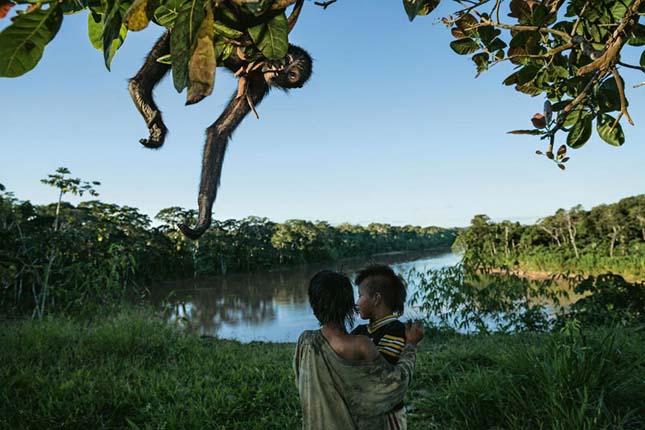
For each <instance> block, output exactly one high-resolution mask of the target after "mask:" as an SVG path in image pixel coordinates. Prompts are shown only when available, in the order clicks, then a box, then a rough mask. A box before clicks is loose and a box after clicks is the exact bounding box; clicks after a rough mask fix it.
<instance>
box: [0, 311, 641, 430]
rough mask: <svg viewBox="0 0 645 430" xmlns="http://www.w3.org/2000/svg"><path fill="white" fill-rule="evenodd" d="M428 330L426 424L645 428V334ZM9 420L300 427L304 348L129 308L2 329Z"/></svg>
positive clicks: (0, 380) (423, 393) (0, 397)
mask: <svg viewBox="0 0 645 430" xmlns="http://www.w3.org/2000/svg"><path fill="white" fill-rule="evenodd" d="M567 330H568V331H567V332H566V333H559V334H535V333H524V334H517V335H492V336H481V335H478V336H448V337H446V336H444V335H440V334H438V333H435V334H430V333H429V334H428V336H427V338H426V340H425V341H424V342H423V343H422V344H421V345H422V346H421V349H420V351H419V356H418V360H417V370H416V373H415V377H414V383H413V387H412V388H411V390H410V392H409V396H408V403H409V404H411V405H412V406H413V410H412V411H411V412H410V413H409V415H408V416H409V424H410V426H409V428H410V429H411V430H414V429H428V428H441V429H489V428H493V427H495V428H505V429H518V430H519V429H529V428H549V429H576V430H577V429H602V428H622V429H629V430H631V429H642V428H643V426H644V424H645V409H644V408H643V405H645V382H644V381H645V364H644V362H643V357H645V333H644V332H643V331H637V330H626V329H598V330H594V331H582V332H580V331H579V330H578V329H576V328H575V327H572V326H568V329H567ZM0 344H1V345H2V348H0V360H1V361H0V362H2V364H3V365H2V367H1V368H0V428H11V429H27V428H29V429H31V428H42V429H50V428H70V429H84V428H93V429H102V428H119V429H121V428H130V429H136V428H140V429H158V428H168V429H170V428H177V429H206V428H208V429H278V428H279V429H296V428H299V426H300V425H299V421H300V407H299V402H298V396H297V391H296V388H295V384H294V381H293V373H292V369H291V360H292V354H293V349H294V345H293V344H271V343H251V344H240V343H237V342H232V341H223V340H214V339H210V340H202V339H199V338H197V337H194V336H189V335H185V334H183V333H181V332H179V331H177V330H175V329H173V328H172V327H169V326H167V325H165V324H164V323H162V322H159V321H155V320H154V319H151V318H150V317H149V316H146V315H143V314H137V313H130V312H129V313H125V314H122V315H120V316H118V317H115V318H111V319H101V320H99V321H97V322H95V323H93V324H92V325H85V324H82V323H78V322H72V321H69V320H65V319H60V318H57V319H45V320H44V321H42V322H38V321H25V322H12V323H8V324H4V326H3V328H2V331H1V332H0Z"/></svg>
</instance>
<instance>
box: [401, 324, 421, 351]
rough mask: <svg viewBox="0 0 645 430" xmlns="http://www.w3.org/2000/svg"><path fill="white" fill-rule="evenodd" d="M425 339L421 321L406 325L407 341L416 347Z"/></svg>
mask: <svg viewBox="0 0 645 430" xmlns="http://www.w3.org/2000/svg"><path fill="white" fill-rule="evenodd" d="M421 339H423V324H422V323H421V321H415V322H414V323H413V322H412V321H408V323H407V324H406V325H405V341H406V342H407V343H411V344H413V345H416V344H417V343H419V342H421Z"/></svg>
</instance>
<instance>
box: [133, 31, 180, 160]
mask: <svg viewBox="0 0 645 430" xmlns="http://www.w3.org/2000/svg"><path fill="white" fill-rule="evenodd" d="M169 53H170V32H166V33H165V34H164V35H163V36H161V38H160V39H159V40H158V41H157V43H155V45H154V46H153V47H152V50H151V51H150V53H149V54H148V56H147V57H146V61H145V62H144V63H143V66H142V67H141V69H139V71H138V72H137V74H136V75H135V76H134V78H132V79H130V83H129V84H128V90H129V91H130V96H131V97H132V101H133V102H134V105H135V106H136V107H137V109H138V110H139V112H140V113H141V115H142V116H143V119H144V120H145V121H146V125H147V126H148V131H149V132H150V136H149V137H148V138H147V139H140V140H139V142H140V143H141V144H142V145H143V146H145V147H147V148H159V147H161V145H163V142H164V139H165V138H166V133H167V132H168V129H167V128H166V125H165V124H164V122H163V119H162V118H161V111H159V108H158V107H157V105H156V104H155V101H154V99H153V98H152V90H153V89H154V87H155V86H156V85H157V84H158V83H159V81H161V79H162V78H163V77H164V76H165V75H166V73H168V71H169V70H170V66H169V65H168V64H163V63H160V62H158V61H157V58H159V57H162V56H164V55H166V54H169Z"/></svg>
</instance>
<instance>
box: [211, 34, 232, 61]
mask: <svg viewBox="0 0 645 430" xmlns="http://www.w3.org/2000/svg"><path fill="white" fill-rule="evenodd" d="M234 49H235V46H233V45H232V44H230V43H228V42H226V41H225V40H224V39H222V38H219V37H217V36H215V55H216V56H217V63H218V64H221V63H223V62H224V60H226V59H227V58H228V57H230V56H231V54H232V53H233V50H234Z"/></svg>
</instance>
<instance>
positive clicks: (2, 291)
mask: <svg viewBox="0 0 645 430" xmlns="http://www.w3.org/2000/svg"><path fill="white" fill-rule="evenodd" d="M42 182H43V183H45V184H47V185H52V186H55V187H56V188H58V190H59V192H58V199H57V201H56V202H54V203H51V204H47V205H32V204H31V203H30V202H28V201H20V200H18V199H17V198H16V197H15V196H14V195H13V193H11V192H8V191H6V190H4V187H3V186H0V313H4V312H8V313H18V314H20V313H26V312H33V314H34V315H35V316H42V315H44V314H45V313H47V312H64V313H70V314H75V313H79V312H86V313H89V314H91V313H93V312H95V311H96V310H97V308H104V307H109V306H111V305H115V304H119V303H120V301H122V300H124V299H127V298H138V297H141V296H143V295H145V294H146V289H145V287H144V286H145V285H148V284H149V283H150V282H152V281H158V280H167V279H172V278H186V277H189V276H194V275H220V274H226V273H228V272H242V271H255V270H261V269H267V268H270V267H273V266H277V265H285V264H299V263H313V262H320V261H328V260H333V259H337V258H342V257H350V256H352V257H353V256H360V255H370V254H376V253H380V252H389V251H406V250H408V251H416V250H428V249H433V248H442V249H449V248H450V246H451V245H452V243H453V242H454V239H455V237H456V234H457V232H456V230H454V229H442V228H438V227H417V226H410V225H408V226H403V227H395V226H390V225H388V224H370V225H368V226H367V227H364V226H360V225H350V224H342V225H340V226H338V227H333V226H331V225H330V224H329V223H326V222H322V221H317V222H310V221H304V220H289V221H286V222H284V223H275V222H272V221H270V220H269V219H267V218H260V217H253V216H251V217H247V218H244V219H241V220H235V219H229V220H223V221H215V222H214V223H213V226H212V228H211V229H210V230H209V231H208V232H207V233H206V234H205V235H204V236H203V237H202V238H200V240H199V241H196V242H193V241H191V240H187V239H186V238H185V237H184V236H183V235H182V234H181V233H180V232H179V231H178V230H177V229H176V225H177V224H178V223H180V222H186V221H191V220H194V218H195V217H196V212H195V211H194V210H185V209H182V208H179V207H171V208H166V209H162V210H161V211H159V213H158V214H157V216H156V217H155V218H156V220H157V221H158V225H156V226H153V222H152V220H151V219H150V218H149V217H148V216H147V215H145V214H142V213H141V212H139V210H138V209H137V208H133V207H128V206H119V205H115V204H111V203H104V202H101V201H98V200H90V201H83V202H81V203H79V204H78V205H77V206H74V205H72V204H70V203H68V202H65V201H62V198H63V196H64V195H65V194H67V193H74V194H81V193H82V192H87V193H91V195H93V196H95V195H96V192H95V191H94V188H93V186H95V185H97V184H98V183H97V182H92V183H90V182H87V181H83V180H81V179H79V178H71V177H70V172H69V170H68V169H65V168H60V169H58V170H57V171H56V173H54V174H52V175H49V176H48V179H44V180H43V181H42Z"/></svg>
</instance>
